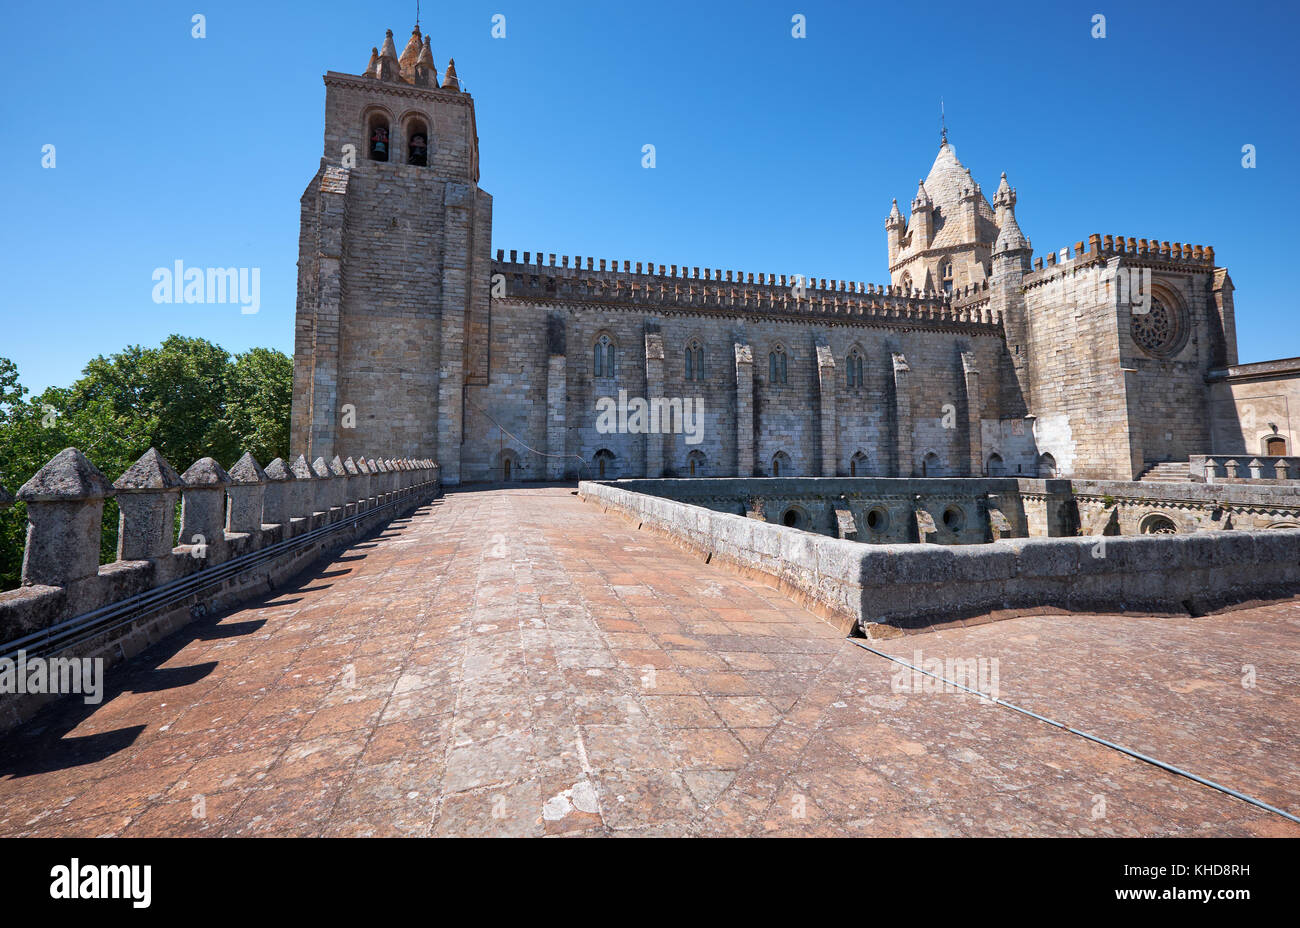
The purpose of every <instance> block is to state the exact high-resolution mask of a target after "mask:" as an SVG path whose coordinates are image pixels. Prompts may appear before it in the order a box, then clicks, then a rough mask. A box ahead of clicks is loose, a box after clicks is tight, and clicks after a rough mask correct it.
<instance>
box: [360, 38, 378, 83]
mask: <svg viewBox="0 0 1300 928" xmlns="http://www.w3.org/2000/svg"><path fill="white" fill-rule="evenodd" d="M361 73H362V76H363V77H375V76H377V75H378V73H379V49H377V48H375V47H374V46H371V47H370V61H369V62H368V63H367V64H366V69H365V70H364V71H363V72H361Z"/></svg>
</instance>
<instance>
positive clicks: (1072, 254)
mask: <svg viewBox="0 0 1300 928" xmlns="http://www.w3.org/2000/svg"><path fill="white" fill-rule="evenodd" d="M1117 255H1125V256H1128V257H1130V258H1138V259H1143V260H1145V261H1149V262H1159V263H1165V264H1182V265H1193V266H1199V267H1201V268H1204V269H1205V270H1210V269H1212V268H1213V267H1214V249H1213V248H1212V247H1211V246H1209V245H1190V244H1187V245H1185V244H1183V243H1181V242H1174V243H1173V244H1170V243H1169V242H1161V241H1157V240H1156V239H1150V240H1149V241H1148V240H1147V239H1145V238H1133V237H1129V238H1125V237H1124V236H1122V235H1098V234H1096V233H1094V234H1092V235H1090V236H1088V246H1087V248H1085V247H1084V244H1083V242H1075V243H1074V248H1073V249H1071V248H1070V247H1069V246H1068V245H1067V246H1066V247H1065V248H1062V249H1060V251H1053V252H1048V254H1047V255H1045V256H1043V257H1038V258H1035V259H1034V270H1036V271H1038V270H1042V269H1044V267H1047V268H1051V267H1054V266H1059V265H1063V264H1067V263H1069V262H1070V261H1074V260H1078V259H1080V258H1085V259H1094V258H1098V257H1107V258H1109V257H1115V256H1117Z"/></svg>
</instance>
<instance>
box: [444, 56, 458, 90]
mask: <svg viewBox="0 0 1300 928" xmlns="http://www.w3.org/2000/svg"><path fill="white" fill-rule="evenodd" d="M442 89H443V90H460V81H458V80H457V79H456V59H455V58H448V59H447V73H446V74H445V75H444V76H443V78H442Z"/></svg>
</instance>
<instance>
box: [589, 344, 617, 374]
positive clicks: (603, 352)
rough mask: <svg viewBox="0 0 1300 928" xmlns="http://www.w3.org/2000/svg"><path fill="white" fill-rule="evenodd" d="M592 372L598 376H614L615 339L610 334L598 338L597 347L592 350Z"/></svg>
mask: <svg viewBox="0 0 1300 928" xmlns="http://www.w3.org/2000/svg"><path fill="white" fill-rule="evenodd" d="M591 372H592V373H593V374H594V375H595V376H597V377H613V376H614V340H613V339H611V338H610V337H609V336H608V335H602V336H601V337H600V338H598V339H596V347H595V348H594V349H593V351H592V368H591Z"/></svg>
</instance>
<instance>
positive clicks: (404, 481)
mask: <svg viewBox="0 0 1300 928" xmlns="http://www.w3.org/2000/svg"><path fill="white" fill-rule="evenodd" d="M298 460H299V462H301V461H302V458H299V459H298ZM317 463H318V464H320V463H323V462H320V461H318V462H317ZM349 465H350V466H349ZM378 477H386V478H387V479H382V480H380V479H377V478H378ZM439 483H440V478H439V468H438V465H437V464H436V463H434V461H432V460H431V459H419V460H412V459H406V458H403V459H396V460H390V461H388V462H387V464H386V465H385V466H384V468H381V469H378V470H377V469H376V468H374V467H372V465H371V462H368V461H367V460H365V459H361V460H360V461H359V462H357V461H353V459H352V458H348V460H347V461H346V462H342V461H339V460H338V459H337V458H335V459H334V462H331V463H330V464H326V465H325V466H323V467H317V468H311V467H305V468H304V467H301V466H291V465H287V464H286V463H285V462H284V461H282V460H280V459H279V458H276V459H275V460H273V461H272V462H271V463H270V464H268V465H267V466H266V467H265V468H263V467H262V466H261V465H260V464H259V463H258V461H257V460H256V459H255V458H254V457H253V456H252V455H251V454H245V455H243V456H242V457H241V458H240V459H239V460H238V461H237V462H235V464H234V465H233V466H232V467H231V468H230V470H229V471H227V470H225V469H224V468H222V466H221V465H220V464H219V463H218V462H217V461H215V460H213V459H212V458H201V459H200V460H198V461H196V462H194V464H192V465H191V466H190V467H189V468H187V469H186V470H185V472H184V473H181V474H178V473H177V472H176V470H175V469H174V468H173V467H172V466H171V465H170V464H169V463H168V462H167V461H166V460H165V459H164V458H163V456H162V455H161V454H159V453H158V451H157V450H156V449H153V448H150V449H149V450H148V451H146V452H145V453H144V454H143V455H142V456H141V457H140V459H139V460H138V461H137V462H136V463H135V464H133V465H131V467H129V468H127V470H126V472H125V473H123V474H122V476H121V477H119V478H118V479H117V480H116V481H114V482H110V481H109V479H108V478H107V477H106V476H104V474H103V473H101V472H100V470H99V469H98V468H97V467H96V466H95V465H94V464H93V463H91V461H90V460H88V459H87V458H86V456H85V455H83V454H82V453H81V452H80V451H78V450H77V449H76V448H66V449H64V450H63V451H61V452H59V453H58V454H57V455H55V456H54V457H53V458H52V459H51V460H50V461H49V463H47V464H46V465H45V466H44V467H42V468H41V469H40V470H39V471H38V472H37V473H36V474H34V475H33V476H32V478H31V479H30V480H28V481H27V482H26V483H24V484H23V485H22V487H21V488H19V490H18V492H17V493H16V494H15V496H14V497H11V496H10V495H9V494H8V493H7V492H5V491H4V490H3V489H0V508H7V507H8V506H9V505H12V504H13V503H14V502H15V501H16V502H18V503H20V504H22V505H24V506H25V507H26V516H27V538H26V545H25V548H24V553H23V568H22V585H21V586H20V587H19V588H18V589H15V590H9V591H7V592H0V656H2V655H9V654H13V653H16V652H17V651H20V650H23V651H26V652H27V653H29V654H35V653H37V652H39V653H43V654H47V655H53V654H56V653H76V654H78V655H81V656H86V655H90V654H97V655H99V656H103V657H105V658H106V659H109V660H116V659H119V658H121V657H124V656H127V655H128V654H129V653H132V652H134V651H138V650H139V649H140V647H143V646H144V645H145V644H148V643H149V642H151V641H156V640H157V637H158V634H160V633H166V632H167V631H171V630H174V629H175V628H178V627H180V625H183V624H184V623H185V622H188V621H189V620H190V619H191V618H192V617H193V616H197V615H202V614H206V612H208V611H209V610H210V609H211V608H218V607H221V606H224V605H229V604H232V603H234V602H237V601H239V600H241V599H243V598H247V597H249V596H252V595H261V594H264V593H266V592H267V591H268V589H270V588H271V587H273V586H274V585H275V584H276V583H278V582H279V581H281V580H283V579H286V578H288V577H290V576H292V575H293V574H294V573H296V572H298V571H301V570H302V569H303V568H305V567H306V566H308V565H309V564H310V563H311V562H312V561H314V560H316V559H317V558H319V557H320V556H321V555H322V554H324V553H325V552H326V551H328V550H330V549H333V548H336V547H338V546H339V545H342V544H346V543H348V542H349V541H351V540H353V539H355V538H359V537H361V535H363V534H364V533H366V532H369V531H371V530H373V529H374V528H375V527H376V526H378V525H380V524H382V523H384V522H387V521H388V520H389V519H391V518H393V517H394V516H396V515H398V514H399V513H401V512H405V511H407V510H409V509H411V508H414V507H415V506H417V505H420V504H423V503H425V502H427V501H429V500H430V499H432V498H433V497H435V496H436V495H437V494H438V488H439ZM114 498H115V499H116V500H117V502H118V508H119V512H120V516H119V520H120V521H119V523H118V547H117V559H116V560H115V561H113V562H111V563H108V564H101V563H100V545H101V534H102V529H103V513H104V505H105V503H106V501H108V500H110V499H114ZM178 503H179V504H180V505H181V507H182V514H181V519H180V528H179V532H178V531H177V528H176V519H175V510H176V506H177V504H178ZM4 721H5V720H3V719H0V723H3V722H4ZM0 727H3V725H2V724H0Z"/></svg>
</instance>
